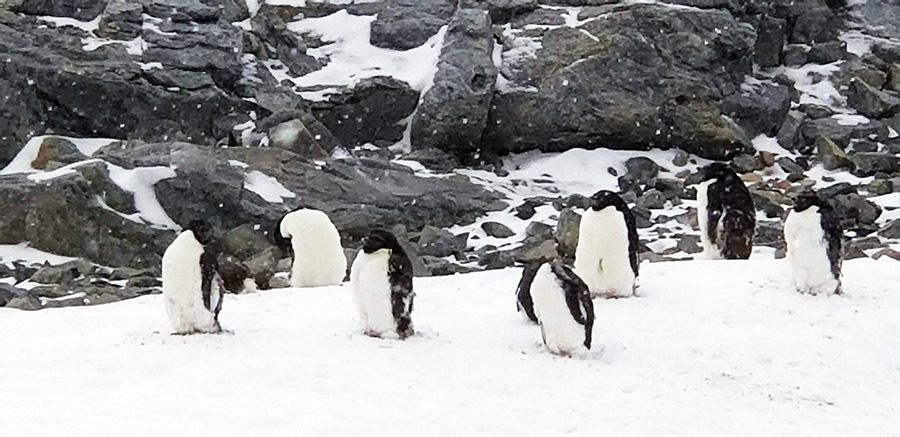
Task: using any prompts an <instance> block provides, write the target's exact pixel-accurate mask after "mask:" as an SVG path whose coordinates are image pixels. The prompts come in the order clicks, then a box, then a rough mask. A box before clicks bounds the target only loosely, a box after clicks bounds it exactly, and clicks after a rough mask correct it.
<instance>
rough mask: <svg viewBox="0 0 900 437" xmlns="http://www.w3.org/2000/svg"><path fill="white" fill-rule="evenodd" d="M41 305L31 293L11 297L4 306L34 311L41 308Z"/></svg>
mask: <svg viewBox="0 0 900 437" xmlns="http://www.w3.org/2000/svg"><path fill="white" fill-rule="evenodd" d="M42 306H43V305H42V304H41V300H40V299H38V298H37V297H36V296H34V295H32V294H31V293H26V294H23V295H20V296H16V297H13V298H12V299H10V300H9V301H8V302H6V308H14V309H17V310H25V311H34V310H39V309H41V307H42Z"/></svg>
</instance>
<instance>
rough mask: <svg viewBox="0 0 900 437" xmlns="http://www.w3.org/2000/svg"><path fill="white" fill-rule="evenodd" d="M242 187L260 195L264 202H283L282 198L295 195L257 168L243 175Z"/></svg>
mask: <svg viewBox="0 0 900 437" xmlns="http://www.w3.org/2000/svg"><path fill="white" fill-rule="evenodd" d="M244 188H246V189H247V190H249V191H252V192H254V193H256V194H258V195H259V197H262V198H263V199H264V200H265V201H266V202H270V203H284V199H293V198H294V197H297V195H296V194H294V193H293V192H291V190H288V189H287V188H285V187H284V185H281V182H278V179H275V178H273V177H271V176H269V175H267V174H265V173H263V172H261V171H259V170H251V171H249V172H247V173H246V174H245V175H244Z"/></svg>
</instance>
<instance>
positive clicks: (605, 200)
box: [574, 190, 640, 298]
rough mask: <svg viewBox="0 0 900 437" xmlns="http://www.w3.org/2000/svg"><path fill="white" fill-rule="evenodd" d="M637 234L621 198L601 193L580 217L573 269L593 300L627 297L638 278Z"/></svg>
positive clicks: (594, 197) (610, 192)
mask: <svg viewBox="0 0 900 437" xmlns="http://www.w3.org/2000/svg"><path fill="white" fill-rule="evenodd" d="M639 242H640V241H639V240H638V233H637V226H636V225H635V220H634V215H633V214H632V213H631V210H630V209H629V208H628V204H626V203H625V201H624V200H622V198H621V197H620V196H619V195H618V194H616V193H613V192H612V191H607V190H601V191H598V192H597V193H595V194H594V195H593V196H591V203H590V208H589V209H588V210H587V211H585V213H584V215H583V216H582V217H581V226H580V228H579V234H578V245H577V246H576V247H575V263H574V268H575V272H576V273H577V274H578V276H579V277H580V278H581V279H582V280H584V282H585V283H586V284H587V285H588V288H589V289H590V290H591V296H593V297H612V298H620V297H630V296H633V295H634V290H635V279H637V277H638V270H639V267H640V266H639V262H638V244H639Z"/></svg>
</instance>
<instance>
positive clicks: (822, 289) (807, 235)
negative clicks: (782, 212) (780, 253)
mask: <svg viewBox="0 0 900 437" xmlns="http://www.w3.org/2000/svg"><path fill="white" fill-rule="evenodd" d="M784 237H785V243H786V244H787V258H788V261H789V262H790V265H791V275H792V278H793V281H794V286H796V287H797V290H798V291H800V292H801V293H809V294H831V293H834V292H835V291H836V290H837V288H838V285H839V282H838V280H837V279H836V278H835V277H834V274H833V273H832V272H831V262H830V261H829V260H828V242H827V241H826V240H825V232H824V231H823V230H822V225H821V217H820V216H819V213H818V207H815V206H813V207H811V208H809V209H807V210H805V211H802V212H799V213H798V212H795V211H791V213H790V214H789V215H788V218H787V219H786V220H785V222H784Z"/></svg>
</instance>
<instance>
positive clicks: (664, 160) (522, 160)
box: [450, 149, 710, 249]
mask: <svg viewBox="0 0 900 437" xmlns="http://www.w3.org/2000/svg"><path fill="white" fill-rule="evenodd" d="M676 153H677V151H676V150H653V151H649V152H648V151H644V152H639V151H629V150H610V149H594V150H586V149H571V150H568V151H566V152H563V153H541V152H536V151H533V152H526V153H522V154H514V155H510V156H509V157H507V158H506V159H505V162H504V168H506V169H508V170H509V172H510V173H509V176H507V177H499V176H497V175H496V174H494V173H491V172H487V171H479V170H457V171H456V172H457V173H459V174H463V175H465V176H467V177H468V178H469V179H470V180H471V181H472V182H474V183H476V184H479V185H482V186H485V187H486V188H488V189H491V190H494V191H497V192H499V193H502V194H503V195H505V196H506V197H507V200H506V201H507V202H508V203H509V207H508V208H507V209H505V210H502V211H494V212H490V213H488V214H487V215H486V216H484V217H481V218H479V219H478V220H476V221H475V222H474V223H472V224H469V225H457V226H454V227H453V228H451V229H450V231H451V232H453V233H454V234H459V233H462V232H469V233H470V236H471V237H473V238H470V239H469V245H470V246H471V247H473V248H476V249H477V248H479V247H483V246H486V245H493V246H497V247H504V248H512V247H515V246H517V245H519V243H521V242H522V240H524V239H525V236H526V234H525V231H526V229H527V227H528V224H529V223H531V222H541V223H545V224H548V225H551V226H556V219H557V216H558V214H559V213H558V212H557V211H556V210H555V209H553V207H552V206H551V205H543V206H540V207H538V208H536V214H535V215H534V217H532V218H530V219H528V220H521V219H519V218H517V217H515V216H514V213H515V211H514V208H515V207H516V206H518V205H520V204H522V202H523V201H524V200H525V199H527V198H529V197H536V196H546V197H551V198H556V197H560V196H562V197H566V196H569V195H572V194H581V195H584V196H591V195H593V194H594V193H595V192H597V191H598V190H601V189H607V190H613V191H618V176H613V175H612V174H611V173H610V172H609V171H608V169H610V168H612V169H613V170H614V171H615V172H616V174H617V175H624V174H625V173H626V169H625V161H626V160H628V159H629V158H633V157H638V156H642V157H647V158H649V159H651V160H653V161H654V162H655V163H657V164H658V165H659V166H660V167H661V168H662V170H661V172H660V177H661V178H673V179H674V178H675V175H674V174H675V173H677V172H680V171H683V170H690V171H692V172H693V171H696V170H697V168H698V167H699V166H703V165H706V164H707V163H709V162H710V161H708V160H706V159H702V158H698V157H695V156H691V157H690V159H691V160H692V161H693V162H692V163H689V164H688V165H686V166H684V167H675V166H674V164H672V161H673V160H674V158H675V154H676ZM686 203H687V202H686ZM487 221H495V222H499V223H502V224H504V225H506V226H508V227H509V228H510V229H512V231H513V232H515V234H516V235H515V236H513V237H510V238H502V239H501V238H494V237H489V236H487V235H486V234H485V232H484V231H483V230H482V229H481V224H482V223H484V222H487ZM673 226H675V225H674V224H667V227H669V228H672V227H673ZM641 232H642V233H643V232H649V230H641ZM691 232H694V231H691ZM642 235H643V234H642Z"/></svg>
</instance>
